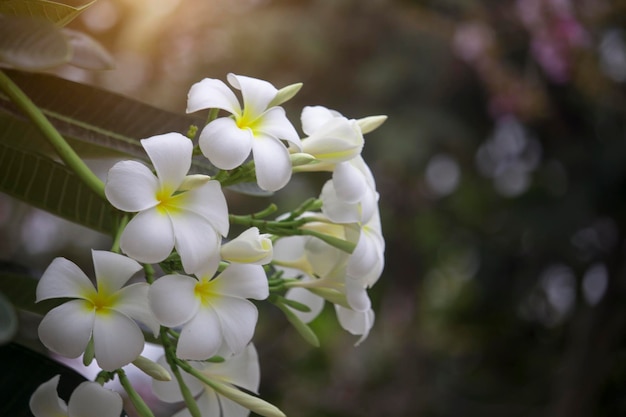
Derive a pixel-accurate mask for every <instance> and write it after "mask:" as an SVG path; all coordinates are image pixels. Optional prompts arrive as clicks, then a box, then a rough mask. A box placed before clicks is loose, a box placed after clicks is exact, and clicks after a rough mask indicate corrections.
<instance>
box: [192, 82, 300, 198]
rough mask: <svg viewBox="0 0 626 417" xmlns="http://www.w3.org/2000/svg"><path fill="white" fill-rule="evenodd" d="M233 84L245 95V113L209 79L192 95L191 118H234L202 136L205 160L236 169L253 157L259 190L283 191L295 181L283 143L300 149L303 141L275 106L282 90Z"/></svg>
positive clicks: (214, 123)
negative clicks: (214, 112) (204, 113)
mask: <svg viewBox="0 0 626 417" xmlns="http://www.w3.org/2000/svg"><path fill="white" fill-rule="evenodd" d="M228 82H229V83H230V85H232V86H233V87H234V88H236V89H238V90H241V95H242V98H243V108H242V107H241V105H240V104H239V100H238V99H237V97H236V96H235V94H234V93H233V92H232V90H231V89H230V88H228V86H227V85H226V84H225V83H224V82H222V81H221V80H216V79H212V78H205V79H204V80H202V81H200V82H198V83H196V84H194V85H193V86H192V87H191V89H190V90H189V94H188V101H187V112H188V113H192V112H195V111H198V110H203V109H222V110H225V111H227V112H229V113H230V114H231V115H232V117H219V118H217V119H215V120H213V121H211V122H210V123H209V124H208V125H206V126H205V127H204V129H203V130H202V132H201V133H200V139H199V145H200V149H201V150H202V153H203V154H204V156H206V157H207V158H208V159H209V161H211V163H213V165H215V166H216V167H218V168H220V169H233V168H236V167H238V166H240V165H241V164H243V163H244V161H245V160H246V158H248V156H249V155H250V152H252V155H253V158H254V164H255V172H256V177H257V182H258V184H259V187H261V188H262V189H264V190H267V191H276V190H279V189H281V188H283V187H284V186H285V185H286V184H287V183H288V182H289V179H290V178H291V161H290V159H289V151H287V148H286V147H285V145H283V143H282V142H281V139H282V140H286V141H289V142H290V143H291V144H292V145H293V146H295V147H296V148H298V149H300V146H301V145H300V138H299V137H298V133H297V132H296V129H295V128H294V127H293V125H292V124H291V122H290V121H289V119H287V116H286V115H285V110H284V109H283V108H282V107H280V106H272V105H271V103H272V101H273V100H274V99H275V98H276V95H277V93H278V90H277V89H276V88H275V87H274V86H273V85H272V84H270V83H269V82H267V81H263V80H259V79H256V78H250V77H245V76H241V75H235V74H228Z"/></svg>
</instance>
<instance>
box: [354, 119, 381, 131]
mask: <svg viewBox="0 0 626 417" xmlns="http://www.w3.org/2000/svg"><path fill="white" fill-rule="evenodd" d="M385 120H387V116H369V117H364V118H362V119H359V120H357V121H356V122H357V124H358V125H359V127H360V128H361V132H362V133H363V134H366V133H369V132H371V131H373V130H376V129H378V128H379V127H380V126H381V125H382V124H383V123H385Z"/></svg>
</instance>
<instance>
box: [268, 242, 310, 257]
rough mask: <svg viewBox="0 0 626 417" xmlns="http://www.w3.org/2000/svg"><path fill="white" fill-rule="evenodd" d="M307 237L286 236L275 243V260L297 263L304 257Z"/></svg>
mask: <svg viewBox="0 0 626 417" xmlns="http://www.w3.org/2000/svg"><path fill="white" fill-rule="evenodd" d="M307 240H308V238H307V237H306V236H286V237H281V238H280V239H278V240H277V241H276V242H274V258H275V259H279V260H281V261H295V260H298V259H299V258H300V257H301V256H302V255H304V245H305V243H306V242H307Z"/></svg>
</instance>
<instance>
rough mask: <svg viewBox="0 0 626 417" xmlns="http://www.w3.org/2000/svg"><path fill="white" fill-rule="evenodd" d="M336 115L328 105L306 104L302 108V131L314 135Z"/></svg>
mask: <svg viewBox="0 0 626 417" xmlns="http://www.w3.org/2000/svg"><path fill="white" fill-rule="evenodd" d="M334 117H336V115H335V114H333V113H332V111H331V110H329V109H327V108H326V107H323V106H306V107H305V108H303V109H302V114H301V115H300V121H301V123H302V131H303V132H304V133H306V134H307V135H312V134H313V133H314V132H315V131H316V130H318V129H320V128H322V127H323V126H324V125H325V124H326V123H328V122H329V121H330V120H332V119H333V118H334Z"/></svg>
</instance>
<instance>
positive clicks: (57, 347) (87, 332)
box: [39, 300, 95, 358]
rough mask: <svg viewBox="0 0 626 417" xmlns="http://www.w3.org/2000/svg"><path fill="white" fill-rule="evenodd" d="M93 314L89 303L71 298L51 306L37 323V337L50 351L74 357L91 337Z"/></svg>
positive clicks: (81, 350)
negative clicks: (56, 305) (53, 306)
mask: <svg viewBox="0 0 626 417" xmlns="http://www.w3.org/2000/svg"><path fill="white" fill-rule="evenodd" d="M94 317H95V314H94V312H93V307H92V306H91V304H90V303H88V302H86V301H83V300H72V301H68V302H67V303H64V304H61V305H60V306H58V307H55V308H53V309H52V310H50V311H49V312H48V314H46V315H45V317H44V318H43V320H41V323H40V324H39V339H41V342H42V343H43V344H44V345H45V346H46V347H47V348H48V349H50V350H51V351H53V352H56V353H58V354H59V355H62V356H65V357H68V358H76V357H78V356H79V355H80V354H81V353H83V352H84V351H85V348H86V347H87V343H88V342H89V339H90V338H91V332H92V330H93V325H94Z"/></svg>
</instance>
